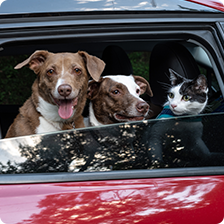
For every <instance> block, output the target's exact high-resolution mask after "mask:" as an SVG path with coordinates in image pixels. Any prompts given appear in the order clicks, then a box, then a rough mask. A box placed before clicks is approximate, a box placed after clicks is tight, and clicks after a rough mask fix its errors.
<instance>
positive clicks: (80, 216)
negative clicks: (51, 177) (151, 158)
mask: <svg viewBox="0 0 224 224" xmlns="http://www.w3.org/2000/svg"><path fill="white" fill-rule="evenodd" d="M223 188H224V176H206V177H203V176H199V177H175V178H153V179H129V180H128V179H127V180H107V181H87V182H73V183H72V182H64V183H45V184H21V185H2V186H1V187H0V197H1V202H3V201H4V203H0V218H1V220H2V222H3V223H7V224H11V223H23V224H25V223H36V224H38V223H152V224H153V223H182V224H185V223H186V224H188V223H192V224H194V223H195V224H196V223H203V224H213V223H214V224H218V223H221V222H222V220H223V218H224V207H223V200H224V192H223V190H222V189H223Z"/></svg>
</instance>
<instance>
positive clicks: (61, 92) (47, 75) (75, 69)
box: [39, 53, 88, 119]
mask: <svg viewBox="0 0 224 224" xmlns="http://www.w3.org/2000/svg"><path fill="white" fill-rule="evenodd" d="M87 81H88V74H87V72H86V70H85V65H84V62H83V60H82V58H81V57H80V56H79V55H78V54H71V53H63V54H60V55H55V56H54V57H53V58H52V57H50V58H47V59H46V61H45V66H43V67H41V68H40V84H39V85H40V88H41V89H44V91H45V92H46V91H47V92H48V93H49V96H50V98H51V99H48V98H47V97H45V96H42V97H43V98H44V100H46V101H47V102H48V103H51V102H52V101H53V103H55V104H56V105H57V106H58V108H59V109H58V114H59V116H60V117H61V118H62V119H69V118H70V117H72V116H73V114H74V113H75V110H76V105H77V104H78V101H79V100H80V99H79V98H80V97H81V96H80V94H81V90H82V89H86V88H87Z"/></svg>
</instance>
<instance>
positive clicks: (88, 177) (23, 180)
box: [0, 166, 224, 185]
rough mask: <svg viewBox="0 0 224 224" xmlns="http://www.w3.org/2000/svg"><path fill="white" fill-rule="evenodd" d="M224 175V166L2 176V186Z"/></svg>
mask: <svg viewBox="0 0 224 224" xmlns="http://www.w3.org/2000/svg"><path fill="white" fill-rule="evenodd" d="M213 175H224V166H221V167H199V168H167V169H156V170H122V171H109V172H108V171H107V172H80V173H64V172H62V173H35V174H2V175H0V185H6V184H35V183H60V182H83V181H103V180H127V179H149V178H150V179H151V178H174V177H191V176H213Z"/></svg>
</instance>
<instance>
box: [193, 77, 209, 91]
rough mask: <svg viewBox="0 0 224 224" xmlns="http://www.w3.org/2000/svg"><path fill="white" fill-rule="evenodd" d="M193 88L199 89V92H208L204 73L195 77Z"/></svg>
mask: <svg viewBox="0 0 224 224" xmlns="http://www.w3.org/2000/svg"><path fill="white" fill-rule="evenodd" d="M194 85H195V89H197V90H199V91H200V92H205V93H207V92H208V83H207V78H206V77H205V76H204V75H202V74H201V75H199V76H198V77H197V78H196V79H195V84H194Z"/></svg>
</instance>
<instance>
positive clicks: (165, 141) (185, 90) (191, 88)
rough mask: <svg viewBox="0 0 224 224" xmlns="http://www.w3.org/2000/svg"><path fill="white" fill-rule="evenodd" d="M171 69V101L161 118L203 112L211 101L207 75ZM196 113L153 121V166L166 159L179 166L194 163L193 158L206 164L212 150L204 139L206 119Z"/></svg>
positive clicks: (151, 155)
mask: <svg viewBox="0 0 224 224" xmlns="http://www.w3.org/2000/svg"><path fill="white" fill-rule="evenodd" d="M169 72H170V82H171V88H170V89H169V91H168V94H167V98H168V101H167V102H166V103H165V105H164V108H163V110H162V112H161V113H160V115H159V116H158V117H157V118H171V117H176V118H177V117H180V116H181V115H194V116H195V115H198V114H199V113H201V112H202V111H203V110H204V108H205V107H206V104H207V101H208V85H207V79H206V77H205V76H204V75H199V76H198V77H196V78H195V79H194V80H189V79H186V78H184V77H182V76H181V75H179V74H178V73H176V72H175V71H173V70H172V69H169ZM194 116H193V117H192V118H191V117H190V118H189V119H187V118H185V119H179V120H176V119H163V121H159V120H158V121H157V122H156V123H155V124H154V125H152V127H151V128H150V136H149V144H148V155H149V158H150V160H151V164H152V167H161V166H162V165H161V164H163V163H164V162H165V161H166V162H165V164H169V165H168V166H169V167H178V166H179V164H182V165H183V164H184V166H190V165H192V163H193V162H195V164H196V165H197V163H198V161H199V162H200V163H202V164H203V163H204V164H205V163H206V162H207V161H208V160H210V158H211V155H212V154H211V153H210V151H209V149H208V148H207V146H206V145H205V143H204V141H203V140H202V134H203V123H202V120H201V118H200V117H194ZM167 161H171V162H167ZM173 161H177V163H176V164H175V163H174V162H173ZM195 164H194V165H195Z"/></svg>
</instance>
